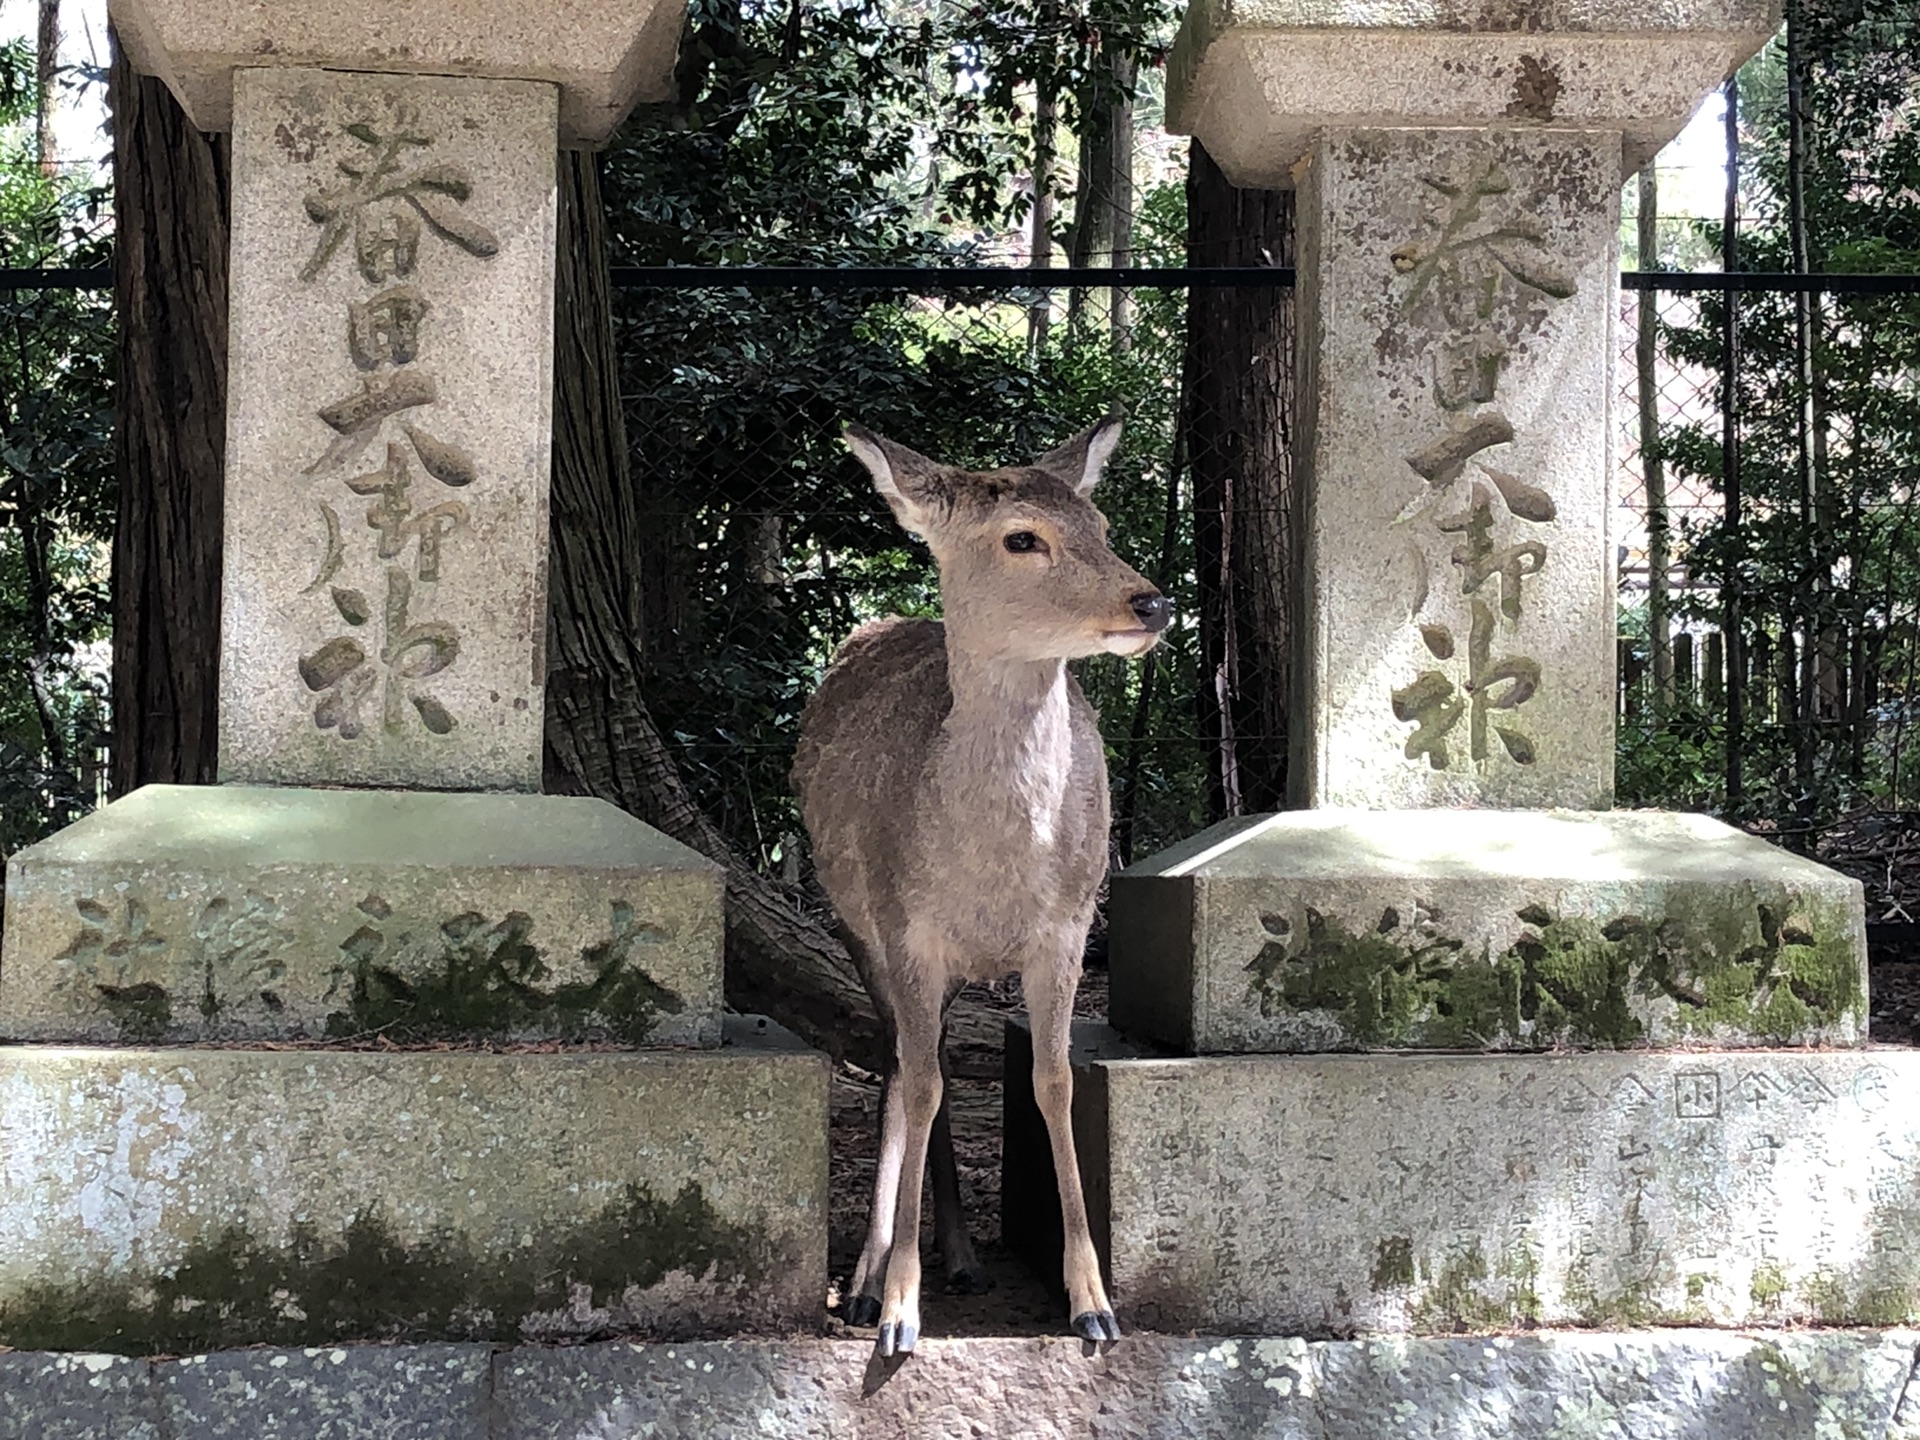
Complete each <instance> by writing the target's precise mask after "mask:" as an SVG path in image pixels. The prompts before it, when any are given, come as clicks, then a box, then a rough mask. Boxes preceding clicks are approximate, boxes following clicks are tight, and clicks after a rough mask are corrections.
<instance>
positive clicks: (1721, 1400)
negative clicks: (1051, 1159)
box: [494, 1330, 1920, 1440]
mask: <svg viewBox="0 0 1920 1440" xmlns="http://www.w3.org/2000/svg"><path fill="white" fill-rule="evenodd" d="M1916 1338H1920V1337H1916V1336H1915V1335H1914V1334H1913V1333H1912V1332H1910V1331H1909V1332H1902V1331H1893V1332H1884V1333H1875V1332H1870V1333H1865V1334H1863V1333H1859V1332H1839V1333H1836V1332H1831V1331H1829V1332H1821V1333H1812V1334H1781V1335H1726V1334H1717V1333H1711V1332H1701V1331H1684V1330H1682V1331H1664V1332H1658V1333H1651V1334H1648V1333H1642V1334H1630V1335H1519V1336H1504V1335H1503V1336H1499V1337H1496V1338H1493V1339H1491V1340H1488V1339H1454V1340H1401V1339H1395V1340H1388V1341H1374V1342H1367V1341H1332V1342H1321V1343H1317V1344H1309V1343H1307V1342H1305V1341H1302V1340H1298V1339H1290V1338H1289V1339H1280V1338H1274V1339H1266V1338H1262V1339H1254V1338H1221V1337H1216V1336H1198V1337H1194V1336H1188V1337H1177V1336H1168V1335H1148V1334H1132V1335H1129V1336H1127V1337H1126V1339H1125V1340H1124V1341H1123V1342H1122V1343H1121V1344H1119V1345H1115V1346H1110V1347H1108V1348H1107V1349H1105V1350H1104V1351H1102V1352H1101V1353H1099V1354H1094V1355H1088V1354H1085V1353H1083V1348H1082V1347H1081V1346H1079V1345H1077V1344H1074V1343H1072V1342H1069V1341H1066V1340H1064V1339H1045V1340H1015V1339H999V1338H982V1339H968V1340H923V1341H921V1348H920V1349H919V1350H918V1351H916V1352H915V1353H916V1354H917V1355H918V1356H919V1357H920V1358H919V1359H917V1360H916V1361H915V1362H914V1363H913V1364H911V1365H908V1366H906V1367H904V1368H903V1369H901V1370H900V1371H899V1372H898V1373H896V1374H894V1375H893V1376H892V1377H891V1378H889V1379H888V1380H887V1381H886V1383H885V1384H884V1385H883V1386H881V1387H880V1388H879V1390H878V1391H877V1393H875V1394H872V1395H863V1393H862V1390H863V1388H864V1387H863V1384H862V1381H863V1375H862V1371H863V1369H864V1368H865V1367H866V1366H867V1363H868V1361H869V1359H870V1356H871V1347H869V1346H867V1345H866V1344H864V1343H863V1342H860V1341H828V1340H813V1341H797V1342H794V1341H789V1342H780V1341H775V1342H771V1343H752V1342H748V1343H729V1342H725V1341H721V1342H714V1343H694V1344H690V1345H673V1346H670V1345H596V1346H587V1347H579V1348H573V1349H567V1350H553V1351H545V1352H542V1351H533V1350H516V1351H510V1352H508V1353H506V1354H503V1355H501V1356H500V1357H499V1359H498V1361H497V1362H496V1365H497V1369H496V1372H495V1378H494V1394H495V1397H496V1403H497V1406H498V1409H497V1411H496V1413H497V1414H498V1416H499V1426H498V1428H497V1430H496V1431H495V1432H494V1434H495V1440H550V1437H553V1436H562V1435H564V1436H580V1437H582V1440H586V1437H592V1440H600V1437H608V1440H612V1437H619V1440H626V1437H628V1436H641V1435H645V1436H649V1437H652V1440H708V1437H710V1436H721V1435H725V1436H734V1435H750V1434H775V1435H795V1436H799V1435H804V1436H808V1437H810V1440H869V1437H871V1440H881V1437H886V1440H896V1437H899V1436H902V1435H916V1436H917V1435H928V1436H934V1435H937V1436H942V1437H945V1436H959V1435H992V1436H1003V1435H1004V1436H1016V1435H1017V1436H1022V1437H1027V1436H1032V1437H1048V1440H1056V1437H1057V1440H1066V1437H1073V1440H1081V1437H1099V1440H1166V1437H1170V1436H1178V1437H1181V1440H1245V1437H1247V1436H1252V1435H1259V1436H1264V1437H1270V1440H1384V1437H1386V1436H1393V1437H1395V1440H1400V1437H1406V1440H1413V1437H1416V1436H1417V1437H1419V1440H1492V1437H1494V1436H1499V1437H1500V1440H1574V1437H1585V1436H1593V1437H1596V1440H1597V1437H1603V1436H1604V1437H1614V1436H1623V1437H1624V1436H1632V1437H1634V1440H1813V1437H1820V1440H1843V1437H1859V1440H1883V1437H1885V1436H1886V1424H1887V1416H1888V1415H1889V1414H1890V1413H1891V1412H1892V1410H1893V1407H1894V1405H1895V1404H1896V1403H1897V1402H1898V1400H1899V1397H1900V1392H1901V1389H1902V1387H1903V1386H1904V1385H1905V1383H1906V1381H1907V1377H1908V1374H1909V1373H1910V1371H1911V1369H1912V1366H1913V1358H1914V1344H1915V1340H1916Z"/></svg>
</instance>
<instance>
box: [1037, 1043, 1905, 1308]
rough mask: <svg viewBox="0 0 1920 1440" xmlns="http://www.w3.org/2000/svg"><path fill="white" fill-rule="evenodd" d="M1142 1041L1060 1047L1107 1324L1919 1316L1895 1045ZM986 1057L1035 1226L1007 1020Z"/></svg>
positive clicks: (1043, 1169) (1043, 1151) (1043, 1198)
mask: <svg viewBox="0 0 1920 1440" xmlns="http://www.w3.org/2000/svg"><path fill="white" fill-rule="evenodd" d="M1139 1053H1140V1052H1139V1050H1138V1048H1137V1047H1130V1046H1129V1045H1128V1043H1127V1042H1125V1041H1122V1040H1120V1039H1119V1038H1118V1037H1117V1036H1115V1035H1114V1033H1113V1032H1112V1031H1110V1030H1107V1029H1105V1028H1104V1027H1096V1026H1086V1027H1083V1028H1082V1030H1081V1031H1080V1032H1079V1034H1078V1037H1077V1049H1076V1054H1075V1073H1074V1110H1075V1124H1076V1128H1077V1129H1078V1130H1079V1131H1080V1133H1081V1136H1082V1144H1081V1150H1080V1163H1081V1167H1082V1171H1083V1174H1084V1175H1085V1178H1086V1188H1087V1196H1088V1205H1089V1208H1090V1209H1091V1210H1092V1212H1093V1213H1094V1215H1095V1217H1096V1218H1095V1222H1094V1235H1095V1239H1096V1243H1100V1244H1102V1245H1103V1247H1104V1249H1105V1252H1106V1255H1107V1258H1108V1261H1109V1264H1110V1274H1111V1276H1112V1280H1113V1285H1114V1292H1115V1294H1114V1298H1115V1302H1116V1304H1117V1305H1118V1306H1119V1313H1120V1315H1121V1318H1122V1319H1123V1320H1124V1319H1127V1318H1129V1317H1131V1319H1132V1320H1133V1322H1134V1323H1135V1324H1138V1325H1144V1326H1149V1327H1153V1328H1158V1329H1186V1328H1194V1329H1200V1330H1207V1329H1224V1330H1230V1331H1240V1330H1245V1331H1251V1332H1255V1333H1279V1334H1306V1335H1325V1334H1336V1335H1338V1334H1350V1333H1352V1332H1354V1331H1413V1332H1416V1333H1433V1332H1441V1333H1445V1332H1448V1331H1451V1330H1454V1329H1457V1328H1462V1327H1464V1328H1469V1329H1489V1330H1503V1329H1512V1328H1517V1327H1527V1326H1533V1325H1582V1326H1593V1327H1600V1328H1620V1327H1633V1326H1640V1325H1649V1324H1668V1325H1675V1324H1681V1325H1684V1324H1704V1325H1729V1326H1742V1325H1761V1324H1780V1323H1803V1322H1818V1323H1822V1324H1829V1325H1852V1324H1879V1325H1887V1324H1906V1323H1909V1322H1911V1321H1912V1320H1914V1319H1916V1318H1920V1108H1916V1107H1915V1106H1914V1105H1913V1104H1912V1103H1911V1097H1912V1096H1913V1095H1914V1094H1915V1093H1916V1091H1917V1090H1920V1052H1916V1051H1913V1050H1905V1049H1902V1050H1871V1051H1854V1052H1850V1053H1821V1052H1817V1051H1759V1052H1756V1051H1745V1052H1700V1053H1687V1052H1665V1053H1657V1054H1647V1053H1641V1054H1632V1055H1623V1054H1584V1055H1571V1054H1561V1055H1539V1056H1527V1057H1508V1056H1500V1057H1495V1056H1477V1055H1474V1056H1469V1055H1450V1056H1440V1055H1323V1056H1292V1055H1289V1056H1247V1055H1236V1056H1230V1057H1221V1058H1202V1059H1142V1058H1123V1057H1126V1056H1128V1055H1129V1054H1132V1055H1136V1056H1137V1055H1138V1054H1139ZM1006 1065H1007V1069H1006V1075H1007V1085H1008V1094H1009V1099H1008V1102H1007V1103H1008V1125H1007V1142H1006V1154H1007V1159H1006V1166H1007V1169H1006V1180H1005V1191H1004V1203H1005V1204H1006V1206H1007V1213H1008V1214H1009V1215H1010V1216H1016V1215H1017V1216H1032V1215H1036V1214H1042V1213H1044V1209H1043V1207H1045V1206H1047V1205H1050V1204H1052V1203H1053V1194H1054V1192H1053V1178H1052V1176H1053V1170H1052V1164H1051V1161H1050V1158H1049V1156H1048V1153H1047V1148H1046V1144H1045V1140H1044V1130H1042V1129H1041V1128H1040V1126H1039V1120H1038V1114H1037V1112H1036V1111H1035V1110H1034V1109H1033V1108H1032V1100H1031V1098H1030V1097H1031V1080H1030V1070H1031V1059H1030V1047H1029V1045H1028V1041H1027V1038H1026V1034H1025V1031H1024V1029H1023V1028H1022V1027H1019V1026H1010V1027H1009V1030H1008V1047H1007V1061H1006ZM1014 1233H1015V1229H1014V1227H1012V1226H1011V1225H1010V1227H1009V1235H1010V1236H1011V1235H1013V1234H1014ZM1018 1233H1020V1234H1025V1235H1033V1236H1035V1237H1036V1238H1035V1239H1034V1240H1033V1241H1032V1242H1031V1243H1032V1244H1033V1246H1034V1248H1035V1250H1036V1251H1039V1250H1041V1249H1043V1248H1044V1247H1043V1243H1042V1242H1041V1241H1040V1240H1039V1239H1038V1238H1037V1237H1038V1235H1039V1233H1040V1229H1039V1227H1038V1226H1035V1225H1033V1224H1032V1223H1031V1222H1030V1221H1029V1222H1028V1223H1026V1224H1023V1225H1021V1226H1020V1227H1018ZM1055 1243H1056V1244H1057V1241H1056V1242H1055ZM1057 1253H1058V1252H1057V1250H1056V1251H1055V1252H1054V1254H1055V1255H1056V1257H1057ZM1043 1263H1044V1262H1043ZM1053 1266H1054V1267H1055V1268H1056V1269H1057V1266H1058V1260H1057V1258H1056V1259H1055V1260H1054V1261H1053Z"/></svg>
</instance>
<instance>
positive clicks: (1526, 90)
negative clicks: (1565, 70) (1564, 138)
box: [1506, 55, 1562, 123]
mask: <svg viewBox="0 0 1920 1440" xmlns="http://www.w3.org/2000/svg"><path fill="white" fill-rule="evenodd" d="M1561 88H1562V87H1561V84H1560V72H1559V71H1557V70H1555V69H1554V68H1553V67H1552V66H1551V65H1546V64H1542V63H1541V61H1540V60H1539V58H1538V57H1537V56H1533V55H1522V56H1521V57H1520V73H1519V74H1518V75H1516V76H1514V78H1513V99H1511V100H1509V101H1508V102H1507V112H1506V113H1507V118H1508V119H1510V120H1537V121H1540V122H1542V123H1545V122H1546V121H1548V120H1551V119H1553V107H1554V105H1555V104H1556V103H1557V102H1558V101H1559V99H1560V91H1561Z"/></svg>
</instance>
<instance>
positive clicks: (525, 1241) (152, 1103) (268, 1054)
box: [0, 1017, 827, 1353]
mask: <svg viewBox="0 0 1920 1440" xmlns="http://www.w3.org/2000/svg"><path fill="white" fill-rule="evenodd" d="M728 1041H729V1043H728V1044H727V1045H726V1046H725V1047H724V1048H722V1049H720V1050H710V1051H672V1052H662V1051H653V1052H624V1053H618V1052H604V1051H603V1052H597V1053H587V1054H579V1053H575V1054H519V1055H515V1054H504V1055H490V1054H478V1053H472V1052H466V1053H461V1052H444V1051H442V1052H419V1051H411V1052H397V1053H395V1052H387V1053H357V1052H341V1051H315V1050H308V1051H265V1052H263V1051H247V1050H237V1049H236V1050H165V1051H137V1050H69V1049H61V1050H54V1049H48V1048H44V1047H26V1048H17V1049H9V1050H0V1130H3V1131H4V1133H5V1135H6V1137H7V1145H6V1164H5V1166H4V1167H0V1343H4V1344H7V1345H12V1346H18V1347H29V1346H40V1347H51V1346H60V1347H69V1346H85V1347H91V1348H100V1349H112V1350H118V1351H125V1352H131V1353H148V1352H154V1351H161V1352H170V1353H180V1352H182V1351H193V1350H202V1349H210V1348H217V1347H225V1346H235V1345H248V1344H256V1343H263V1342H265V1343H278V1344H321V1343H329V1342H334V1341H341V1340H348V1339H376V1338H389V1337H396V1336H397V1337H416V1338H453V1339H499V1338H511V1337H524V1338H532V1339H540V1338H548V1339H561V1338H566V1337H579V1336H584V1335H592V1334H598V1333H605V1332H607V1331H609V1330H621V1329H633V1330H636V1331H641V1332H646V1331H657V1332H659V1333H663V1334H669V1335H686V1334H700V1333H716V1332H717V1333H726V1332H728V1331H733V1330H747V1331H756V1330H766V1329H773V1330H787V1329H790V1328H792V1329H808V1328H812V1327H813V1326H815V1325H816V1324H817V1323H818V1321H819V1318H820V1315H821V1306H822V1303H823V1300H824V1296H825V1293H826V1215H825V1207H826V1185H827V1152H826V1098H827V1069H826V1063H825V1060H824V1059H823V1057H821V1056H820V1055H818V1054H816V1053H814V1052H812V1051H809V1050H807V1049H806V1048H804V1047H803V1046H801V1045H800V1044H799V1043H798V1042H797V1041H796V1040H794V1039H793V1037H792V1036H790V1035H787V1034H786V1033H785V1032H783V1031H780V1030H778V1029H777V1028H775V1027H771V1026H769V1025H768V1024H767V1022H765V1021H755V1020H753V1019H752V1018H751V1017H749V1018H745V1019H739V1020H730V1021H729V1023H728Z"/></svg>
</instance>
